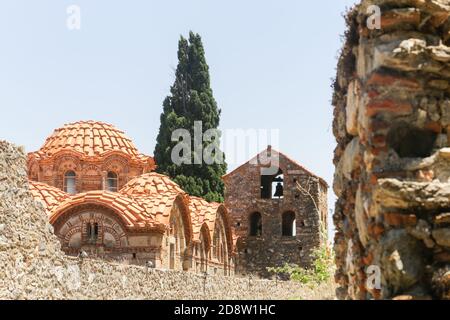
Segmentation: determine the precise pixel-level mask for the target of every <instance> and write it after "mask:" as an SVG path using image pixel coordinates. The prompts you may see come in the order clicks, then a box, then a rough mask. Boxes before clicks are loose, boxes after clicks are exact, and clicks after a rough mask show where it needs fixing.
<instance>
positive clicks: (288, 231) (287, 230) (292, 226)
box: [281, 211, 297, 237]
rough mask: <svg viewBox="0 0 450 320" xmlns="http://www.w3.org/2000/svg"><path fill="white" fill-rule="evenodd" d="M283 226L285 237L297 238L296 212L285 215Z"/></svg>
mask: <svg viewBox="0 0 450 320" xmlns="http://www.w3.org/2000/svg"><path fill="white" fill-rule="evenodd" d="M281 225H282V235H283V237H295V236H296V235H297V230H296V229H297V226H296V219H295V213H294V212H292V211H288V212H285V213H283V216H282V223H281Z"/></svg>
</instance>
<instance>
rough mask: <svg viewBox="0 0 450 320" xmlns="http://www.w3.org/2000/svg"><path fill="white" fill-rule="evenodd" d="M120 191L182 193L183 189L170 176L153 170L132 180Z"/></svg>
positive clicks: (135, 193)
mask: <svg viewBox="0 0 450 320" xmlns="http://www.w3.org/2000/svg"><path fill="white" fill-rule="evenodd" d="M120 193H122V194H127V195H130V196H131V195H158V194H161V195H163V194H165V193H175V194H178V193H182V194H185V192H184V191H183V189H181V188H180V186H179V185H178V184H176V183H175V182H173V181H172V180H170V178H169V177H167V176H165V175H162V174H159V173H156V172H151V173H147V174H143V175H141V176H139V177H136V178H134V179H132V180H130V181H129V182H128V183H127V184H126V185H125V186H124V187H123V188H122V189H121V190H120Z"/></svg>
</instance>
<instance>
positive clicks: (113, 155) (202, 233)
mask: <svg viewBox="0 0 450 320" xmlns="http://www.w3.org/2000/svg"><path fill="white" fill-rule="evenodd" d="M264 153H265V156H266V158H267V156H269V159H272V160H274V159H275V160H277V161H278V160H279V161H278V162H276V161H272V162H271V163H272V164H273V163H275V167H276V168H275V169H273V168H272V169H273V170H269V171H272V172H269V173H268V174H261V172H263V171H264V170H266V171H267V170H268V169H270V168H267V166H266V165H262V164H261V163H258V159H259V157H260V156H261V155H258V156H257V157H256V158H255V159H257V161H256V164H254V163H252V160H251V161H249V162H248V163H246V164H244V165H243V166H241V167H239V168H238V169H236V170H235V171H233V172H231V173H229V174H228V175H226V176H224V177H223V179H224V182H225V185H226V194H225V198H226V201H225V203H224V204H220V203H208V202H207V201H205V200H204V199H201V198H198V197H193V196H190V195H188V194H187V193H186V192H184V191H183V190H182V189H181V188H180V187H179V186H178V185H177V184H176V183H174V182H173V181H172V180H171V179H170V178H169V177H167V176H164V175H161V174H158V173H156V172H154V170H155V169H156V166H157V164H156V163H155V161H154V159H153V158H152V157H150V156H147V155H143V154H141V153H140V152H139V151H138V150H137V148H136V147H135V145H134V144H133V142H132V141H131V140H130V139H129V138H128V137H126V135H125V134H124V132H122V131H120V130H118V129H116V128H115V127H113V126H111V125H109V124H106V123H101V122H95V121H81V122H76V123H71V124H67V125H64V126H63V127H62V128H59V129H56V130H55V131H54V133H53V134H52V135H51V136H50V137H48V138H47V140H46V141H45V143H44V145H43V146H42V148H41V149H39V150H38V151H36V152H32V153H29V154H28V176H29V181H30V190H31V192H32V194H33V196H34V197H35V198H36V199H37V200H38V201H39V202H40V203H42V205H43V206H44V208H45V210H46V212H47V214H48V218H49V221H50V223H51V224H52V226H53V227H54V232H55V234H56V235H57V236H58V238H59V239H60V242H61V247H62V249H63V250H64V251H65V252H66V254H68V255H73V256H77V255H80V254H81V253H83V254H87V255H88V256H92V257H96V258H102V259H106V260H115V261H122V262H124V263H130V264H137V265H150V266H153V267H155V268H163V269H173V270H185V271H192V272H207V273H209V274H224V275H233V274H235V272H237V273H239V274H245V273H257V274H259V275H265V272H264V270H265V268H266V267H271V266H279V265H282V264H284V263H285V262H289V263H295V264H299V265H307V264H309V263H310V257H309V253H310V252H311V250H312V248H314V247H316V246H319V245H320V244H321V242H320V241H321V239H320V226H324V227H326V192H327V185H326V183H325V182H324V181H323V180H322V179H320V178H318V177H316V176H315V175H314V174H312V173H310V172H309V171H307V170H306V169H304V168H303V167H302V166H300V165H298V164H297V163H295V162H294V161H292V160H290V159H289V158H287V157H286V156H285V155H283V154H282V153H278V152H277V151H275V150H271V148H268V150H266V151H265V152H263V154H264ZM301 186H302V187H301ZM299 187H301V188H299Z"/></svg>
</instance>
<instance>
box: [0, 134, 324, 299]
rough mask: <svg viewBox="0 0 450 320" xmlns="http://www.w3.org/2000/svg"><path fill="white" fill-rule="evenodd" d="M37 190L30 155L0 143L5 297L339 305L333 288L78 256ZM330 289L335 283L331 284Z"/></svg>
mask: <svg viewBox="0 0 450 320" xmlns="http://www.w3.org/2000/svg"><path fill="white" fill-rule="evenodd" d="M60 247H61V244H60V242H59V241H58V239H57V237H56V236H55V235H54V233H53V227H52V226H51V225H50V223H49V220H48V217H47V215H46V212H45V210H44V207H43V206H42V204H41V203H40V202H38V201H36V200H35V198H34V197H33V195H32V194H31V193H30V191H29V185H28V179H27V172H26V159H25V155H24V152H23V150H21V149H18V148H16V147H14V146H12V145H11V144H8V143H6V142H3V141H0V299H154V300H159V299H199V300H204V299H216V300H223V299H292V298H303V299H314V298H316V299H317V298H324V299H332V298H333V297H332V295H330V294H329V293H328V294H324V292H326V290H327V291H328V290H329V289H328V287H326V288H324V287H319V288H316V290H317V291H318V292H319V293H320V294H321V295H317V294H316V292H313V290H312V289H310V288H308V287H306V286H302V285H300V284H299V283H294V282H281V281H278V282H276V281H269V280H257V279H249V278H237V277H225V276H218V275H217V276H215V275H208V276H206V277H205V276H204V275H199V274H195V273H192V272H182V271H165V270H157V269H150V268H149V269H147V268H145V267H141V266H135V265H126V264H118V263H108V262H106V261H103V260H93V259H90V258H87V259H83V258H73V257H68V256H66V255H65V254H64V253H63V252H62V251H61V250H60ZM327 286H328V284H327Z"/></svg>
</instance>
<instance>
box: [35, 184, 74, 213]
mask: <svg viewBox="0 0 450 320" xmlns="http://www.w3.org/2000/svg"><path fill="white" fill-rule="evenodd" d="M29 188H30V192H31V194H32V195H33V197H34V198H35V199H36V200H38V201H39V202H41V203H42V204H43V206H44V208H45V210H46V212H47V214H48V215H50V214H51V212H52V211H53V210H54V209H55V208H57V207H58V206H59V205H60V204H61V202H63V201H65V200H67V199H68V198H70V196H69V195H68V194H67V193H65V192H64V191H61V190H60V189H58V188H55V187H51V186H49V185H47V184H45V183H40V182H35V181H31V180H30V181H29Z"/></svg>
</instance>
